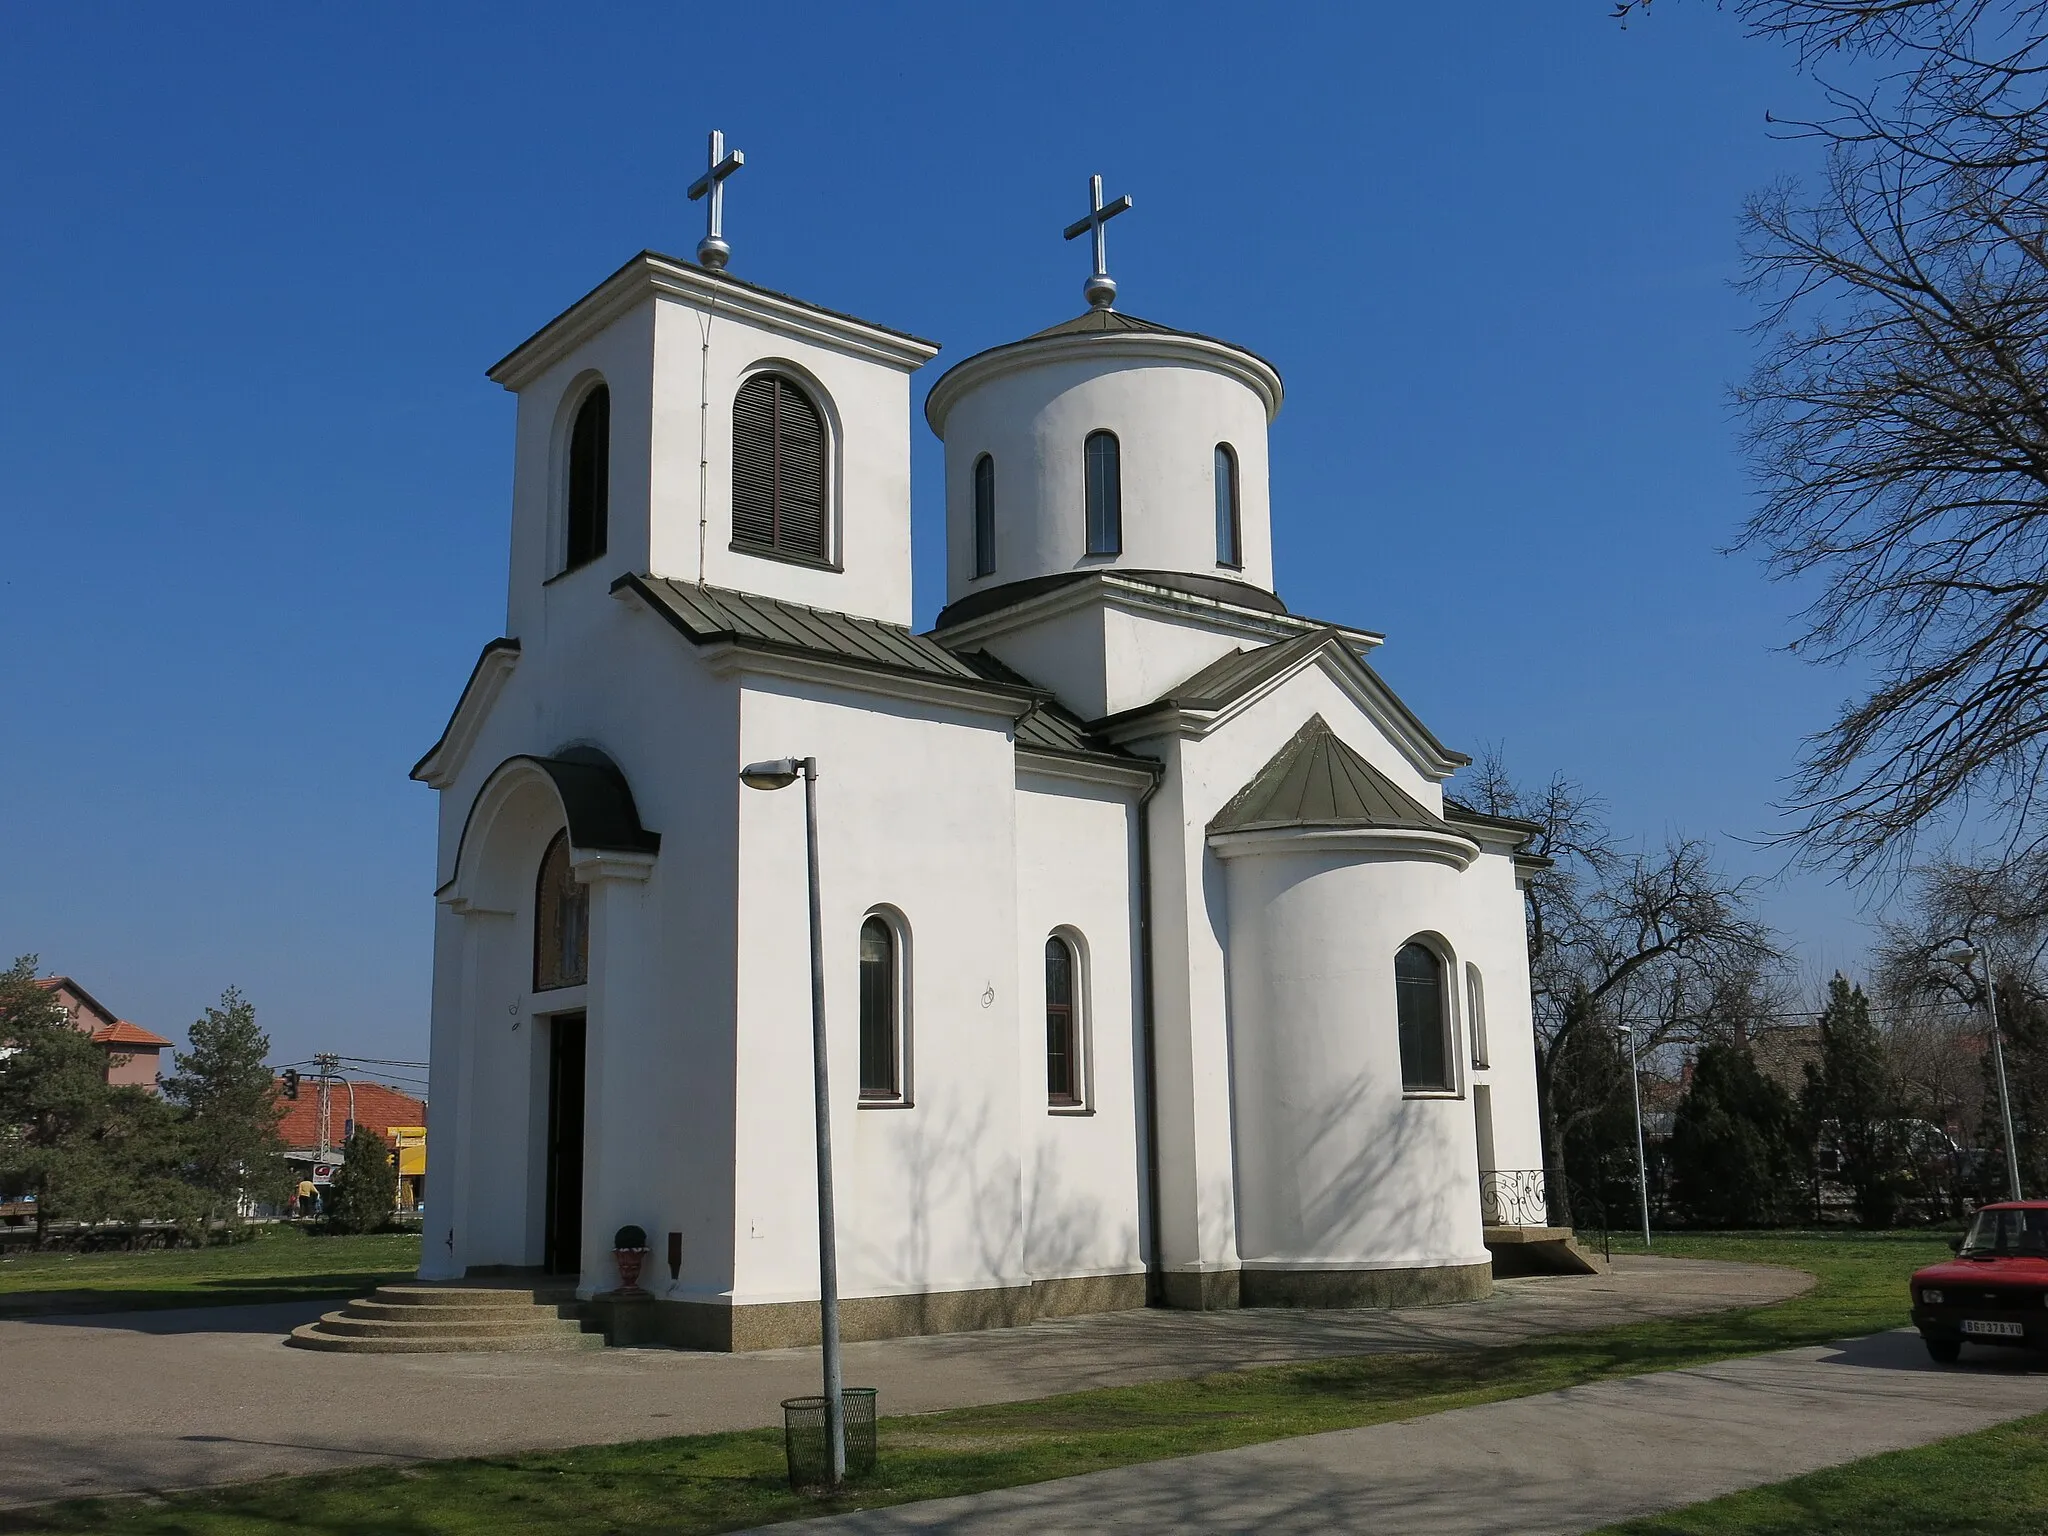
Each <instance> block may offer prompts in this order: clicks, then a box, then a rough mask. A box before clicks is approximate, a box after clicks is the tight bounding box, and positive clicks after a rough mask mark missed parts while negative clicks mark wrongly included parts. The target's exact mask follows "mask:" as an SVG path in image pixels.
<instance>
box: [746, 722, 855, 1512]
mask: <svg viewBox="0 0 2048 1536" xmlns="http://www.w3.org/2000/svg"><path fill="white" fill-rule="evenodd" d="M798 778H802V779H803V781H804V844H805V852H806V856H807V864H808V872H809V877H810V906H811V1081H812V1091H813V1094H814V1113H815V1115H816V1118H817V1124H818V1337H819V1341H820V1343H821V1344H822V1345H823V1353H824V1357H825V1438H826V1440H827V1441H828V1442H829V1445H830V1451H831V1458H832V1463H831V1465H832V1486H833V1487H835V1488H836V1487H838V1486H839V1484H840V1483H841V1482H843V1481H845V1478H846V1396H845V1393H844V1391H843V1390H842V1388H841V1385H840V1383H841V1376H840V1370H839V1252H838V1240H837V1238H836V1237H835V1235H834V1231H833V1220H832V1093H831V1089H830V1086H829V1083H828V1079H827V1074H826V1063H825V923H824V918H823V916H822V914H821V912H820V909H819V905H818V760H817V759H816V758H815V757H784V758H777V759H775V760H773V761H771V762H765V763H749V764H747V766H746V767H744V768H742V769H741V770H740V782H741V783H742V784H744V785H746V786H747V787H748V788H749V789H783V788H786V787H787V786H789V785H791V784H794V783H795V782H796V781H797V779H798Z"/></svg>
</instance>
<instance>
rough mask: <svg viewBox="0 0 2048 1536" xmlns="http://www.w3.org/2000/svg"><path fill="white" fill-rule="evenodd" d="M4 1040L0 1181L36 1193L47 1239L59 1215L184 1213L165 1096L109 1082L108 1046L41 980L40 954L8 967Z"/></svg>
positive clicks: (40, 1241) (0, 1009)
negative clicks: (77, 1023)
mask: <svg viewBox="0 0 2048 1536" xmlns="http://www.w3.org/2000/svg"><path fill="white" fill-rule="evenodd" d="M0 1043H4V1044H5V1045H6V1047H7V1051H8V1054H7V1056H6V1058H5V1059H4V1061H0V1187H5V1188H8V1189H10V1190H13V1191H16V1192H19V1193H25V1194H28V1195H32V1196H33V1197H34V1198H35V1204H36V1246H37V1247H38V1248H41V1247H43V1246H44V1245H45V1244H46V1243H47V1241H48V1239H49V1228H50V1223H51V1222H52V1221H55V1220H60V1219H66V1218H76V1219H79V1220H85V1221H100V1220H104V1219H107V1218H109V1217H119V1218H125V1219H129V1220H139V1219H141V1218H143V1217H145V1216H175V1215H181V1214H183V1212H182V1210H181V1209H180V1207H181V1205H182V1201H181V1199H180V1194H179V1187H178V1181H177V1180H176V1179H175V1178H174V1177H172V1176H171V1170H172V1167H173V1166H174V1164H175V1161H176V1153H175V1148H174V1146H173V1145H172V1139H171V1133H170V1128H169V1124H168V1120H167V1117H166V1116H164V1115H163V1114H162V1112H161V1111H162V1106H161V1105H158V1104H157V1103H156V1102H155V1096H154V1095H153V1094H150V1093H149V1092H147V1091H146V1090H144V1089H140V1088H114V1087H110V1086H109V1085H108V1083H107V1058H106V1053H105V1052H104V1051H103V1050H102V1049H101V1048H100V1047H99V1046H98V1045H95V1044H94V1043H93V1040H92V1037H91V1035H89V1034H87V1033H86V1032H85V1031H84V1030H81V1029H76V1028H74V1027H73V1026H72V1023H71V1020H70V1018H69V1017H68V1016H67V1015H66V1014H65V1012H64V1009H63V1007H62V1006H61V1005H60V1004H59V1003H58V1002H57V1000H56V998H55V997H54V996H52V994H51V993H50V991H49V989H47V988H46V987H44V986H42V985H41V984H40V983H39V982H38V981H37V979H36V957H35V956H34V955H24V956H22V957H21V958H20V959H18V960H16V961H15V962H14V964H13V965H11V966H10V967H8V968H7V969H6V970H5V971H0Z"/></svg>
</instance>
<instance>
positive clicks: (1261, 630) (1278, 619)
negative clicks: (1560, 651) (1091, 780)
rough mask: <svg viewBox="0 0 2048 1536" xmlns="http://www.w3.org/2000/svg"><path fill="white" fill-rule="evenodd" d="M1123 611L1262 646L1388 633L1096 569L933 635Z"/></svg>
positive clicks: (963, 644) (967, 637)
mask: <svg viewBox="0 0 2048 1536" xmlns="http://www.w3.org/2000/svg"><path fill="white" fill-rule="evenodd" d="M1098 603H1099V604H1101V605H1103V606H1105V607H1111V608H1116V609H1120V610H1121V611H1123V612H1125V613H1134V614H1140V615H1143V616H1147V617H1155V616H1157V615H1160V614H1170V615H1171V616H1173V617H1174V618H1180V619H1188V618H1192V619H1195V620H1198V621H1200V622H1202V623H1204V624H1207V625H1208V626H1210V627H1211V628H1213V629H1216V630H1219V631H1221V632H1222V633H1225V634H1233V635H1241V636H1243V637H1244V638H1246V639H1249V640H1255V641H1257V642H1258V643H1259V644H1261V645H1271V644H1273V643H1274V642H1276V641H1280V640H1292V639H1293V638H1294V637H1295V636H1297V635H1303V634H1307V633H1309V632H1310V631H1312V630H1318V629H1334V630H1336V631H1337V632H1338V633H1339V634H1341V635H1343V636H1344V638H1345V639H1346V640H1347V641H1349V642H1350V643H1352V644H1354V645H1356V646H1357V647H1358V648H1359V650H1360V651H1370V650H1373V649H1375V648H1376V647H1378V646H1380V645H1382V644H1384V643H1385V640H1386V637H1385V636H1384V635H1381V634H1378V633H1376V632H1375V631H1373V630H1369V629H1352V628H1350V627H1349V626H1347V625H1341V624H1325V623H1322V622H1320V621H1318V620H1316V619H1310V618H1304V617H1302V616H1301V615H1300V614H1293V613H1268V612H1265V611H1263V610H1261V609H1257V608H1244V607H1240V606H1238V605H1237V604H1235V603H1226V602H1224V601H1223V600H1221V599H1220V598H1213V597H1202V596H1199V595H1197V594H1195V593H1192V592H1176V591H1174V590H1173V589H1172V588H1170V587H1160V586H1154V585H1153V584H1152V583H1151V582H1148V581H1142V580H1140V579H1138V578H1137V577H1134V576H1126V575H1123V574H1122V573H1120V572H1117V571H1114V570H1103V571H1091V572H1090V573H1089V574H1088V577H1087V579H1086V580H1084V581H1076V582H1070V583H1069V584H1067V585H1065V586H1061V587H1055V588H1053V589H1052V590H1051V591H1049V592H1044V593H1041V594H1039V595H1038V596H1037V597H1030V598H1026V599H1024V600H1023V601H1022V602H1018V603H1013V604H1010V605H1009V606H1007V607H1004V608H999V609H997V610H996V611H995V612H994V613H988V614H983V615H982V616H981V617H979V618H975V619H969V620H967V621H966V622H965V623H963V624H955V625H952V626H950V627H949V628H946V629H939V630H933V631H932V638H933V639H935V640H937V641H938V642H939V643H940V644H941V645H944V646H946V647H947V648H948V649H951V650H965V649H971V648H972V647H974V646H976V645H978V644H979V643H981V642H982V641H984V640H988V639H990V638H992V637H994V636H996V635H1002V634H1007V633H1009V632H1010V631H1011V630H1016V629H1028V628H1030V627H1031V626H1032V625H1034V624H1042V623H1044V622H1045V621H1046V620H1048V619H1056V618H1059V617H1061V616H1063V615H1065V614H1067V613H1071V612H1073V611H1075V610H1077V609H1081V608H1086V607H1088V606H1090V605H1091V604H1098Z"/></svg>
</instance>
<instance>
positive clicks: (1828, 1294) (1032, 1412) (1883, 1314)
mask: <svg viewBox="0 0 2048 1536" xmlns="http://www.w3.org/2000/svg"><path fill="white" fill-rule="evenodd" d="M1657 1247H1658V1251H1659V1252H1660V1253H1670V1254H1675V1255H1679V1256H1690V1257H1708V1258H1728V1259H1742V1260H1750V1261H1755V1262H1762V1263H1773V1264H1787V1265H1793V1266H1796V1267H1798V1268H1801V1269H1804V1270H1807V1271H1809V1272H1810V1273H1812V1274H1813V1275H1815V1276H1816V1277H1817V1284H1816V1285H1815V1286H1814V1288H1813V1289H1811V1290H1809V1291H1807V1292H1806V1293H1805V1294H1804V1295H1801V1296H1798V1297H1795V1298H1793V1299H1792V1300H1790V1301H1786V1302H1781V1303H1779V1304H1777V1305H1775V1306H1770V1307H1762V1308H1756V1309H1752V1310H1748V1311H1738V1312H1725V1313H1719V1314H1712V1315H1708V1316H1704V1317H1694V1318H1674V1319H1669V1320H1665V1321H1659V1322H1653V1323H1638V1324H1631V1325H1628V1326H1626V1327H1619V1328H1606V1329H1601V1330H1598V1331H1597V1332H1591V1333H1582V1334H1565V1335H1556V1336H1552V1337H1547V1338H1541V1339H1535V1340H1531V1341H1529V1342H1527V1343H1523V1344H1516V1345H1510V1346H1506V1347H1502V1348H1496V1349H1483V1350H1469V1351H1459V1352H1454V1353H1443V1354H1410V1355H1369V1356H1365V1357H1362V1358H1358V1359H1349V1360H1324V1361H1316V1362H1312V1363H1306V1364H1300V1365H1289V1366H1269V1367H1261V1368H1258V1369H1253V1370H1245V1371H1232V1372H1227V1373H1223V1374H1218V1375H1212V1376H1206V1377H1201V1378H1198V1379H1195V1380H1189V1381H1169V1382H1156V1383H1150V1384H1147V1385H1143V1386H1134V1387H1116V1388H1109V1389H1106V1390H1102V1391H1094V1392H1079V1393H1074V1394H1072V1395H1070V1396H1066V1397H1056V1398H1049V1399H1043V1400H1040V1401H1036V1402H1028V1403H1005V1404H997V1405H994V1406H990V1407H982V1408H963V1409H956V1410H953V1411H951V1412H946V1413H934V1414H923V1415H918V1416H915V1417H904V1418H896V1419H887V1418H885V1419H884V1421H883V1423H882V1426H881V1436H880V1439H881V1457H880V1460H881V1465H880V1468H879V1470H878V1472H877V1473H876V1475H875V1476H874V1478H873V1479H871V1480H870V1481H868V1482H867V1483H866V1484H865V1485H863V1486H861V1487H858V1488H855V1489H851V1490H849V1491H848V1492H846V1493H845V1494H844V1495H842V1496H841V1497H839V1498H837V1499H834V1500H830V1501H817V1500H812V1499H807V1498H800V1497H798V1496H796V1495H793V1494H792V1493H790V1492H789V1490H788V1489H787V1487H785V1486H784V1484H783V1481H782V1475H783V1474H782V1439H781V1434H780V1432H779V1431H775V1430H755V1431H747V1432H743V1433H736V1434H723V1435H702V1436H694V1437H688V1438H679V1439H670V1440H652V1441H641V1442H636V1443H632V1444H627V1445H616V1446H593V1447H588V1448H584V1449H577V1450H569V1451H552V1452H535V1453H531V1454H523V1455H514V1456H503V1457H484V1458H476V1459H471V1460H463V1461H446V1462H428V1463H423V1464H420V1465H416V1466H410V1467H402V1468H368V1469H361V1470H355V1471H349V1472H339V1473H332V1474H323V1475H319V1476H313V1477H295V1478H273V1479H269V1480H266V1481H263V1482H258V1483H247V1484H241V1485H238V1486H234V1487H227V1488H219V1489H212V1490H205V1491H201V1492H194V1493H182V1494H175V1495H171V1496H169V1497H165V1498H151V1499H147V1500H141V1499H101V1500H79V1501H74V1502H71V1503H66V1504H58V1505H50V1506H46V1507H44V1508H42V1509H40V1510H35V1511H17V1512H15V1513H13V1514H12V1515H7V1514H0V1532H7V1531H40V1532H50V1531H122V1532H139V1533H151V1536H255V1533H259V1532H264V1533H269V1532H283V1531H333V1532H344V1531H346V1532H360V1533H365V1536H428V1533H450V1536H454V1533H466V1532H478V1533H486V1532H487V1533H490V1536H516V1533H522V1532H543V1531H545V1532H563V1533H573V1536H580V1533H591V1536H595V1533H600V1532H610V1531H619V1530H626V1529H632V1530H641V1531H661V1532H671V1533H685V1532H710V1531H725V1530H734V1529H738V1528H741V1527H744V1526H748V1525H758V1524H763V1523H766V1522H769V1521H773V1520H780V1519H792V1518H796V1517H798V1516H802V1515H806V1514H816V1513H821V1512H824V1511H827V1510H833V1509H853V1508H865V1507H869V1506H874V1505H882V1504H896V1503H902V1502H905V1501H907V1500H911V1499H928V1498H938V1497H943V1496H945V1495H949V1494H958V1493H972V1492H977V1491H980V1490H983V1489H989V1488H1000V1487H1007V1486H1011V1485H1015V1484H1019V1483H1029V1482H1037V1481H1040V1480H1042V1479H1045V1478H1051V1477H1060V1476H1065V1475H1068V1474H1071V1473H1074V1472H1077V1471H1090V1470H1095V1469H1098V1468H1103V1467H1114V1466H1123V1465H1126V1464H1129V1463H1132V1462H1141V1461H1152V1460H1157V1459H1159V1458H1162V1457H1169V1456H1185V1455H1190V1454H1193V1453H1195V1452H1199V1451H1212V1450H1224V1449H1227V1448H1229V1447H1232V1446H1239V1445H1249V1444H1252V1443H1255V1442H1258V1441H1264V1440H1274V1439H1279V1438H1282V1437H1284V1436H1289V1435H1302V1434H1313V1433H1316V1432H1319V1431H1322V1430H1329V1429H1342V1428H1348V1427H1351V1426H1355V1425H1362V1424H1373V1423H1380V1422H1384V1421H1386V1420H1390V1419H1402V1418H1412V1417H1416V1416H1418V1415H1421V1414H1428V1413H1437V1412H1441V1411H1442V1410H1444V1409H1447V1408H1459V1407H1465V1406H1468V1405H1471V1404H1475V1403H1484V1402H1492V1401H1496V1400H1498V1399H1501V1398H1508V1397H1520V1396H1524V1395H1527V1394H1529V1393H1534V1392H1547V1391H1551V1390H1553V1389H1556V1388H1559V1387H1567V1386H1573V1385H1576V1384H1579V1383H1582V1382H1590V1381H1600V1380H1603V1379H1606V1378H1609V1377H1614V1376H1626V1375H1634V1374H1636V1373H1639V1372H1644V1371H1660V1370H1673V1369H1676V1368H1678V1367H1681V1366H1688V1365H1697V1364H1701V1363H1703V1362H1706V1361H1710V1360H1719V1359H1726V1358H1728V1357H1730V1356H1734V1355H1744V1354H1755V1353H1758V1352H1761V1351H1764V1350H1773V1349H1787V1348H1793V1347H1796V1346H1800V1345H1808V1344H1820V1343H1826V1342H1828V1341H1830V1340H1833V1339H1839V1338H1845V1337H1849V1336H1852V1335H1856V1334H1865V1333H1872V1332H1876V1331H1877V1330H1879V1329H1884V1328H1892V1327H1897V1326H1900V1325H1901V1324H1903V1323H1904V1322H1905V1321H1906V1286H1905V1280H1906V1276H1907V1275H1908V1274H1909V1273H1910V1272H1911V1271H1912V1270H1913V1269H1914V1268H1915V1267H1917V1266H1918V1265H1921V1264H1925V1263H1927V1262H1929V1261H1931V1260H1934V1259H1938V1258H1941V1257H1943V1256H1945V1255H1946V1254H1947V1252H1948V1248H1947V1244H1946V1242H1945V1241H1944V1240H1943V1239H1942V1238H1940V1237H1938V1236H1928V1235H1925V1234H1894V1233H1877V1234H1845V1235H1834V1234H1810V1233H1770V1234H1760V1235H1753V1236H1745V1235H1729V1236H1720V1235H1715V1236H1701V1237H1693V1238H1685V1239H1676V1238H1673V1239H1669V1240H1666V1239H1664V1238H1661V1237H1660V1238H1659V1239H1658V1243H1657ZM885 1407H886V1405H885Z"/></svg>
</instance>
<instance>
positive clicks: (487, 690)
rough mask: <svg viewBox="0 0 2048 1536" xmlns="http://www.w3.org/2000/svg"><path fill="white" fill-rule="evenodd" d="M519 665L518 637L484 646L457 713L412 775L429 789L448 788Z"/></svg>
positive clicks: (456, 707)
mask: <svg viewBox="0 0 2048 1536" xmlns="http://www.w3.org/2000/svg"><path fill="white" fill-rule="evenodd" d="M518 665H519V642H518V641H517V640H511V639H505V640H493V641H492V642H491V643H490V644H489V645H487V646H485V647H484V650H483V654H482V655H481V656H479V657H477V659H476V666H475V667H473V668H472V669H471V670H470V674H469V681H468V682H466V683H464V684H463V685H462V697H461V698H459V699H457V700H456V701H455V713H454V714H452V715H450V716H449V717H448V725H447V728H446V729H444V730H443V731H442V732H441V739H440V740H439V741H437V742H435V743H434V744H433V746H431V747H429V748H428V749H427V755H426V756H425V757H423V758H421V759H420V760H419V761H418V762H417V763H414V764H413V767H412V775H411V776H412V777H413V778H415V779H418V780H419V781H420V782H421V783H422V784H425V785H426V786H427V787H428V788H429V789H446V788H448V786H449V785H451V784H453V783H454V782H455V780H456V778H457V777H458V776H459V775H460V774H461V772H462V765H463V763H464V762H465V761H466V760H467V759H468V757H469V749H470V748H471V747H473V746H475V745H476V738H477V735H478V733H479V732H481V731H482V730H483V725H484V721H485V720H486V719H487V718H489V716H490V713H491V708H492V706H493V705H495V704H496V703H497V702H498V696H499V695H500V694H501V693H503V692H504V691H505V684H506V683H507V682H509V681H510V680H511V677H512V671H513V669H514V668H515V667H517V666H518Z"/></svg>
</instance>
